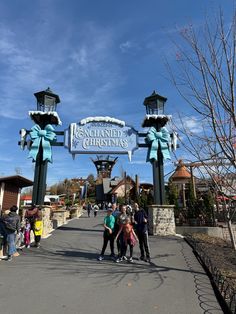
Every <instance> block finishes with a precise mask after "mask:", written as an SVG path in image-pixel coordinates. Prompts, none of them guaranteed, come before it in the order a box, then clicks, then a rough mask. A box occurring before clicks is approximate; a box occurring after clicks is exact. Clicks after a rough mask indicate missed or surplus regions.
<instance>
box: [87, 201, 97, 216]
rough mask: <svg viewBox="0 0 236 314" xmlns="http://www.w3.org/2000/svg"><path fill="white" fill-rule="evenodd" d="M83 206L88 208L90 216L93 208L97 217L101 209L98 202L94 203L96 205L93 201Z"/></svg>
mask: <svg viewBox="0 0 236 314" xmlns="http://www.w3.org/2000/svg"><path fill="white" fill-rule="evenodd" d="M83 208H84V209H86V210H87V213H88V217H90V215H91V211H92V210H93V214H94V217H97V213H98V211H99V206H98V205H97V204H94V205H93V204H92V203H88V204H87V205H86V204H84V205H83Z"/></svg>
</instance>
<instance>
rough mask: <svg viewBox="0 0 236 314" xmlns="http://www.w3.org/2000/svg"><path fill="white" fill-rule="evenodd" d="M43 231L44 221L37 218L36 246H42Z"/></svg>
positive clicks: (35, 227) (35, 224) (35, 225)
mask: <svg viewBox="0 0 236 314" xmlns="http://www.w3.org/2000/svg"><path fill="white" fill-rule="evenodd" d="M42 233H43V221H42V219H41V218H39V217H38V218H36V219H35V223H34V240H35V247H36V248H39V247H40V240H41V236H42Z"/></svg>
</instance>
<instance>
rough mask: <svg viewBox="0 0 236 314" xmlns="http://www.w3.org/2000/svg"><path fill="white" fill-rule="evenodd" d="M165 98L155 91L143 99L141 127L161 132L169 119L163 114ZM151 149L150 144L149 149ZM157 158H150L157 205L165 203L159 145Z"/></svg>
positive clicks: (161, 155) (161, 157) (161, 158)
mask: <svg viewBox="0 0 236 314" xmlns="http://www.w3.org/2000/svg"><path fill="white" fill-rule="evenodd" d="M166 100H167V98H165V97H163V96H160V95H158V94H157V93H156V92H155V91H153V93H152V94H151V95H150V96H148V97H146V98H145V99H144V105H145V106H146V117H145V119H144V122H143V124H142V126H143V127H154V128H155V130H156V132H161V129H162V128H163V127H164V126H165V125H166V123H167V122H168V121H169V116H166V115H165V114H164V105H165V102H166ZM150 149H151V145H150V147H149V150H150ZM156 154H157V158H156V160H155V159H152V160H150V161H151V163H152V168H153V189H154V202H155V204H157V205H164V204H165V184H164V166H163V153H162V151H161V145H158V148H157V152H156Z"/></svg>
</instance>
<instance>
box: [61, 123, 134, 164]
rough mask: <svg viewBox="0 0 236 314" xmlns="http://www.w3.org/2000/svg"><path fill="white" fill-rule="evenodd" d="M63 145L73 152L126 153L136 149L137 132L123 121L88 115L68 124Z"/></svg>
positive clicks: (129, 153)
mask: <svg viewBox="0 0 236 314" xmlns="http://www.w3.org/2000/svg"><path fill="white" fill-rule="evenodd" d="M64 139H65V141H64V146H65V147H67V148H68V149H69V152H70V153H71V154H72V155H73V156H74V155H75V154H106V153H109V154H111V153H112V154H128V156H129V159H130V160H131V155H132V153H133V151H134V150H136V149H138V132H137V131H136V130H135V129H134V128H132V127H130V126H126V125H125V122H124V121H121V120H117V119H115V118H110V117H89V118H86V119H83V120H81V121H80V122H79V123H72V124H70V126H69V128H68V129H67V130H65V138H64Z"/></svg>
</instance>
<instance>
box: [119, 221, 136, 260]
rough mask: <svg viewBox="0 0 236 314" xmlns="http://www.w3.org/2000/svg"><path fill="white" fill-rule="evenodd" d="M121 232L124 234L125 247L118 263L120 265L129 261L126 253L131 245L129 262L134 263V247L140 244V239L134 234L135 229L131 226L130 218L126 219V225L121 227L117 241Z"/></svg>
mask: <svg viewBox="0 0 236 314" xmlns="http://www.w3.org/2000/svg"><path fill="white" fill-rule="evenodd" d="M121 232H123V238H124V245H123V248H122V252H121V257H120V258H118V259H117V260H116V262H117V263H119V262H121V261H122V260H127V257H126V251H127V246H128V245H129V248H130V258H129V261H130V263H133V247H134V246H135V244H136V243H137V242H138V238H137V236H136V234H135V232H134V229H133V226H132V224H131V220H130V218H129V217H127V218H126V220H125V224H123V225H121V227H120V230H119V232H118V233H117V236H116V238H115V240H117V238H118V237H119V235H120V233H121Z"/></svg>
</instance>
